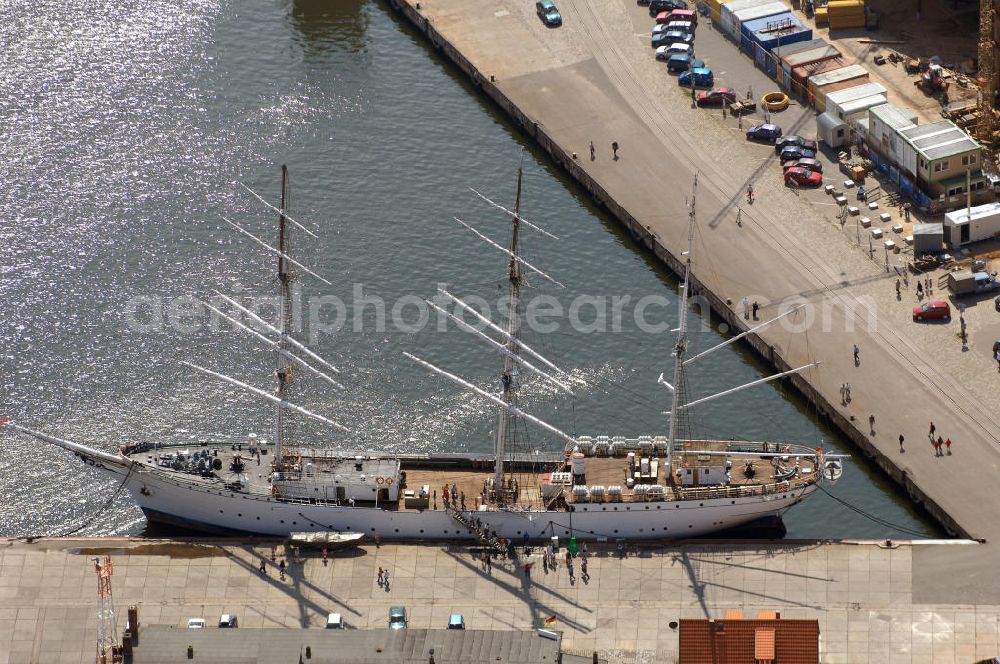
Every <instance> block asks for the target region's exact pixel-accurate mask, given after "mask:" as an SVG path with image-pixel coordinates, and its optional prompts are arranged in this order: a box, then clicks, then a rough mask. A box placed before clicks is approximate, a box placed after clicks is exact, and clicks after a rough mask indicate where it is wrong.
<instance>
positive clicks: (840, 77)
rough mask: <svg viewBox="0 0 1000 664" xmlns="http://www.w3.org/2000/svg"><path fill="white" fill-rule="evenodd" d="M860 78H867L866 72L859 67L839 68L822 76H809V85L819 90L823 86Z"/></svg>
mask: <svg viewBox="0 0 1000 664" xmlns="http://www.w3.org/2000/svg"><path fill="white" fill-rule="evenodd" d="M861 76H868V70H867V69H865V68H864V67H863V66H861V65H847V66H846V67H841V68H840V69H834V70H831V71H825V72H823V73H822V74H816V75H814V76H810V77H809V83H810V84H812V85H815V86H816V87H817V88H821V87H823V86H824V85H830V84H831V83H840V82H841V81H849V80H850V79H852V78H859V77H861Z"/></svg>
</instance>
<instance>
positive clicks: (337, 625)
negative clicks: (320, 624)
mask: <svg viewBox="0 0 1000 664" xmlns="http://www.w3.org/2000/svg"><path fill="white" fill-rule="evenodd" d="M326 628H327V629H344V618H343V616H341V615H340V614H339V613H331V614H330V615H328V616H327V617H326Z"/></svg>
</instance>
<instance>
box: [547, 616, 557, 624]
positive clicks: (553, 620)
mask: <svg viewBox="0 0 1000 664" xmlns="http://www.w3.org/2000/svg"><path fill="white" fill-rule="evenodd" d="M555 622H558V620H557V618H556V617H555V616H552V617H551V618H546V619H545V624H546V625H551V624H552V623H555Z"/></svg>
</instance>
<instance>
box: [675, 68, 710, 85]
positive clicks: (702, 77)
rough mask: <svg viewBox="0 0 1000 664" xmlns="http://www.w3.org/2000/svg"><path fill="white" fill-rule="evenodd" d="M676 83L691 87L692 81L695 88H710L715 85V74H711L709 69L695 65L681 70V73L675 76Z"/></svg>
mask: <svg viewBox="0 0 1000 664" xmlns="http://www.w3.org/2000/svg"><path fill="white" fill-rule="evenodd" d="M677 83H678V84H679V85H686V86H688V87H691V84H692V83H693V84H694V86H695V87H696V88H710V87H712V86H713V85H715V75H714V74H712V70H711V69H705V68H704V67H695V68H694V69H688V70H687V71H684V72H681V75H680V76H678V77H677Z"/></svg>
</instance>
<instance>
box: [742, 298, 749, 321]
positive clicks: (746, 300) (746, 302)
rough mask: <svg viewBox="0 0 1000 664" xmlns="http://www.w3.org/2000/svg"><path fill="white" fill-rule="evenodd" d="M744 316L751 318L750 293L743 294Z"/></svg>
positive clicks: (747, 318)
mask: <svg viewBox="0 0 1000 664" xmlns="http://www.w3.org/2000/svg"><path fill="white" fill-rule="evenodd" d="M743 318H744V320H750V297H749V296H748V295H744V296H743Z"/></svg>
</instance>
